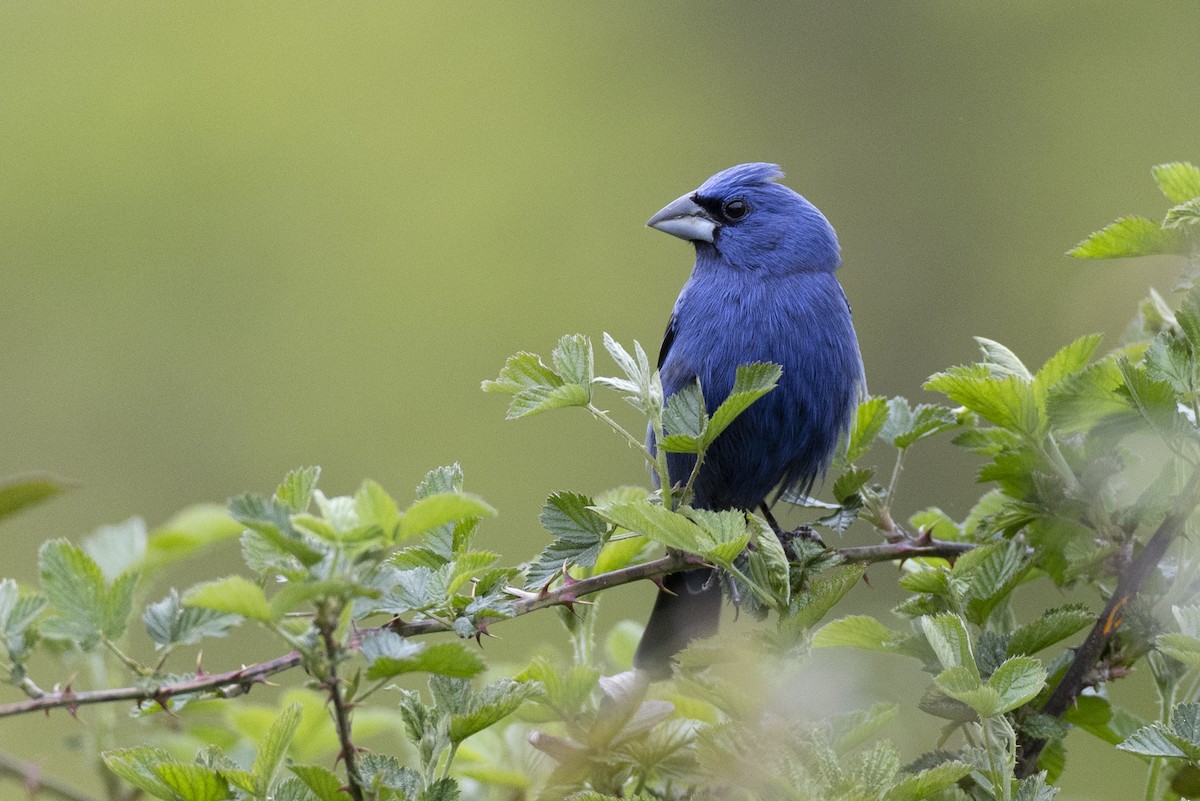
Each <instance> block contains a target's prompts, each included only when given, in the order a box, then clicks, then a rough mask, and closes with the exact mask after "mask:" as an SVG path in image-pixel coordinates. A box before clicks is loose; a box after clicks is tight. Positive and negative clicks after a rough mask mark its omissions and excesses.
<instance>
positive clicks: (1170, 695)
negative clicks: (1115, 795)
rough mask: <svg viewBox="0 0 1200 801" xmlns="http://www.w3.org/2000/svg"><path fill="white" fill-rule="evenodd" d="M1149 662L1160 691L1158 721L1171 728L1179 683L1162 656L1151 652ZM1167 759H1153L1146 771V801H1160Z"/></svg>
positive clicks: (1155, 683) (1155, 686)
mask: <svg viewBox="0 0 1200 801" xmlns="http://www.w3.org/2000/svg"><path fill="white" fill-rule="evenodd" d="M1147 661H1149V663H1150V670H1151V672H1152V673H1153V674H1154V688H1155V690H1157V691H1158V721H1159V723H1162V724H1163V725H1164V726H1169V725H1170V723H1171V708H1172V707H1173V706H1175V697H1176V690H1178V688H1179V682H1178V681H1176V680H1175V677H1174V676H1172V675H1171V671H1170V669H1169V668H1167V666H1166V665H1164V664H1163V661H1162V658H1161V655H1160V654H1158V653H1154V652H1151V653H1150V654H1149V655H1148V656H1147ZM1166 762H1167V760H1166V758H1164V757H1153V758H1151V760H1150V767H1149V769H1147V771H1146V793H1145V796H1144V797H1145V801H1157V800H1158V780H1159V777H1160V776H1161V775H1162V770H1163V768H1164V767H1165V766H1166Z"/></svg>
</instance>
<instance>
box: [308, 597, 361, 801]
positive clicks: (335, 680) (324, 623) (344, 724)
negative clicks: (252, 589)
mask: <svg viewBox="0 0 1200 801" xmlns="http://www.w3.org/2000/svg"><path fill="white" fill-rule="evenodd" d="M327 611H328V610H322V614H319V615H318V621H317V628H318V630H319V631H320V632H321V642H322V643H323V644H324V645H325V658H326V660H327V669H328V672H329V675H328V676H326V678H325V682H324V684H325V689H326V690H327V691H328V692H329V699H330V701H331V702H332V704H333V722H334V724H335V725H336V727H337V733H338V743H339V744H340V746H341V749H342V754H341V756H342V760H343V761H344V762H345V763H346V791H347V792H348V793H349V794H350V797H351V798H352V799H354V801H363V798H364V797H365V796H364V794H363V788H362V781H361V779H360V776H359V772H358V752H357V750H356V749H355V747H354V739H353V735H352V730H351V727H350V707H349V705H348V704H347V703H346V697H345V695H344V693H343V689H342V683H341V678H340V677H339V676H338V670H337V663H338V660H340V659H341V658H342V654H343V651H342V646H341V645H339V644H338V641H337V638H336V637H334V634H333V630H334V629H335V628H336V627H337V618H336V617H334V618H333V619H332V620H330V619H329V617H328V614H327Z"/></svg>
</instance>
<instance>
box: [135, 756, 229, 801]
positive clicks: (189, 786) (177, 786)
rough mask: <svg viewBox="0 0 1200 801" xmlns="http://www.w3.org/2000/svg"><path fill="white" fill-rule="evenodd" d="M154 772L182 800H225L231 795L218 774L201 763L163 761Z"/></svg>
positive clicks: (227, 786)
mask: <svg viewBox="0 0 1200 801" xmlns="http://www.w3.org/2000/svg"><path fill="white" fill-rule="evenodd" d="M154 772H155V773H157V774H158V778H159V779H160V780H161V781H162V783H163V785H165V786H166V787H168V788H170V789H171V790H172V791H173V792H174V793H175V797H177V798H179V799H182V801H225V799H228V798H232V797H233V796H232V795H231V794H230V790H229V785H228V784H227V783H226V781H225V780H224V779H223V778H221V776H220V774H218V773H217V772H216V771H215V770H213V769H212V768H206V767H204V766H203V765H186V764H182V763H179V762H164V763H162V764H160V765H158V766H157V767H156V768H155V769H154ZM167 797H170V796H167Z"/></svg>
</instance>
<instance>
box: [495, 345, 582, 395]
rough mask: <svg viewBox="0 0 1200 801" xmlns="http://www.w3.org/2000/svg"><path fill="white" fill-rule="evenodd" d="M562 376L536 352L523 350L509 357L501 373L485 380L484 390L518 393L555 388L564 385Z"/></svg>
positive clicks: (508, 393)
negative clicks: (548, 365) (494, 377)
mask: <svg viewBox="0 0 1200 801" xmlns="http://www.w3.org/2000/svg"><path fill="white" fill-rule="evenodd" d="M563 383H564V382H563V379H562V377H561V376H560V375H559V374H558V373H556V372H554V371H553V370H551V369H550V368H549V367H547V366H546V365H545V364H544V363H543V362H542V359H541V357H540V356H538V355H537V354H536V353H526V352H525V351H521V352H520V353H516V354H514V355H512V356H509V357H508V360H507V361H506V362H505V363H504V367H502V368H501V369H500V375H499V376H498V377H497V378H496V379H495V380H492V381H484V382H483V384H482V387H481V388H482V389H483V391H484V392H499V393H503V394H505V395H516V394H519V393H521V392H524V391H526V390H529V389H547V390H548V389H554V388H555V387H561V386H562V385H563Z"/></svg>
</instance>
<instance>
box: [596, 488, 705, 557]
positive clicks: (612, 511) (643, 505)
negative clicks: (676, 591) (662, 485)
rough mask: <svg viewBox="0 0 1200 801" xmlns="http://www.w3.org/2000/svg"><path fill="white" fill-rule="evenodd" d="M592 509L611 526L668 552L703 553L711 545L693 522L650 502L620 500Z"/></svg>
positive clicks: (601, 504)
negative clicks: (656, 544)
mask: <svg viewBox="0 0 1200 801" xmlns="http://www.w3.org/2000/svg"><path fill="white" fill-rule="evenodd" d="M589 508H590V509H591V510H592V511H593V512H595V513H596V514H597V515H599V516H600V517H602V518H604V519H605V520H607V521H609V522H610V523H612V524H614V525H617V526H620V527H621V528H626V529H629V530H630V531H636V532H637V533H639V534H644V535H646V536H647V537H649V538H650V539H652V540H654V541H655V542H657V543H660V544H662V545H665V546H667V547H668V548H677V549H679V550H681V551H688V552H690V553H700V552H701V551H703V550H704V546H705V545H707V544H708V541H707V539H706V538H705V536H704V532H703V531H702V530H701V529H700V527H699V526H697V525H696V524H695V523H693V522H692V521H691V520H689V519H688V518H686V517H684V516H683V515H681V514H678V513H676V512H672V511H670V510H669V509H665V508H664V507H662V506H660V505H658V504H652V503H650V502H649V501H647V500H633V501H623V500H618V501H611V502H609V503H600V504H596V505H594V506H591V507H589Z"/></svg>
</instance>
